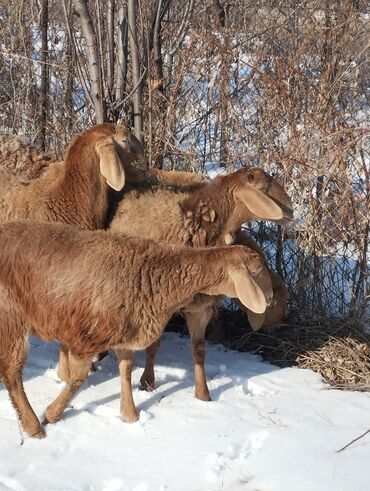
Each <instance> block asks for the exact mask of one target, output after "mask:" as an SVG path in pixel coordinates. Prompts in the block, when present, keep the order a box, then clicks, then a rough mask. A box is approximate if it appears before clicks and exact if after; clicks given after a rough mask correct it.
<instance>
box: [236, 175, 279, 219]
mask: <svg viewBox="0 0 370 491" xmlns="http://www.w3.org/2000/svg"><path fill="white" fill-rule="evenodd" d="M235 196H236V197H237V198H239V199H240V200H241V201H242V202H243V203H244V204H245V206H246V207H247V208H249V209H250V211H251V212H252V213H253V214H254V215H256V216H257V217H258V218H262V219H264V220H280V219H282V218H283V217H284V213H283V210H282V209H281V208H280V206H279V205H277V204H276V203H275V201H274V200H272V199H271V198H269V197H268V196H267V195H266V194H265V193H263V192H262V191H260V190H259V189H257V188H255V187H254V186H252V185H251V184H243V185H242V186H240V187H238V188H237V189H236V190H235Z"/></svg>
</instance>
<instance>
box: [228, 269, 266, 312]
mask: <svg viewBox="0 0 370 491" xmlns="http://www.w3.org/2000/svg"><path fill="white" fill-rule="evenodd" d="M228 274H229V278H230V279H231V280H232V282H233V283H234V287H235V292H236V297H237V298H238V299H239V300H240V301H241V303H242V304H243V305H244V306H245V307H247V308H248V309H250V310H251V311H252V312H255V313H256V314H263V313H264V312H265V310H266V307H267V304H266V299H265V295H264V294H263V291H262V290H261V288H260V287H259V286H258V285H257V283H256V282H255V281H254V279H253V278H252V276H251V274H250V273H249V271H248V270H247V268H246V267H245V266H242V267H240V268H238V269H236V268H229V270H228Z"/></svg>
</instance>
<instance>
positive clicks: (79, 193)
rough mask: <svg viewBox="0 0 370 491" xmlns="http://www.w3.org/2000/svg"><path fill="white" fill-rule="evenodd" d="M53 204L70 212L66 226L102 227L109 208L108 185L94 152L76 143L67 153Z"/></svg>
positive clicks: (66, 217)
mask: <svg viewBox="0 0 370 491" xmlns="http://www.w3.org/2000/svg"><path fill="white" fill-rule="evenodd" d="M53 191H54V193H53V194H54V198H55V202H54V205H55V207H56V208H57V207H58V203H60V205H61V206H60V212H65V211H66V210H67V216H64V220H63V221H65V223H70V224H72V225H78V226H79V227H80V228H87V229H96V228H103V227H104V224H105V219H106V213H107V209H108V186H107V184H106V182H105V179H104V178H103V177H102V176H101V174H100V171H99V162H98V157H97V155H96V153H95V150H94V149H91V148H89V147H83V148H79V146H78V145H77V144H75V145H74V146H73V147H71V148H70V149H69V151H68V153H67V156H66V161H65V164H64V169H63V171H62V172H61V174H60V176H59V179H57V180H56V182H55V187H54V190H53Z"/></svg>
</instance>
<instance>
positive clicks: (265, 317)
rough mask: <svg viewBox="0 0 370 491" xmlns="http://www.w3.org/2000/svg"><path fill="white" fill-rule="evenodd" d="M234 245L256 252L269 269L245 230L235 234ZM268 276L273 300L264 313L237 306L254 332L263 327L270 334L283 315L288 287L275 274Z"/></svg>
mask: <svg viewBox="0 0 370 491" xmlns="http://www.w3.org/2000/svg"><path fill="white" fill-rule="evenodd" d="M234 244H235V245H237V244H238V245H244V246H246V247H248V248H249V249H252V250H253V251H255V252H257V254H259V255H260V256H261V258H262V259H263V261H264V264H265V266H266V268H267V269H269V266H268V263H267V260H266V256H265V254H264V252H263V250H262V249H261V247H260V246H259V245H258V244H257V242H256V241H255V240H253V239H252V238H251V237H249V236H248V234H247V232H246V231H245V230H239V231H238V232H237V233H236V234H235V240H234ZM270 275H271V284H272V290H273V300H272V302H271V305H270V306H269V308H268V309H267V310H266V312H265V313H263V314H255V313H254V312H250V311H249V310H248V309H246V307H245V306H244V305H242V304H239V306H240V308H241V309H242V310H243V311H244V312H245V313H246V314H247V316H248V319H249V322H250V325H251V326H252V328H253V329H254V330H258V329H259V328H260V327H262V326H263V329H264V330H265V331H267V332H272V331H274V330H276V329H277V328H278V327H279V325H280V324H281V322H282V321H283V318H284V315H285V310H286V304H287V301H288V287H287V286H286V284H285V283H284V281H283V280H282V279H281V278H280V276H279V275H278V274H277V273H275V272H274V271H271V270H270Z"/></svg>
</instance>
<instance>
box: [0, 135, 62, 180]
mask: <svg viewBox="0 0 370 491" xmlns="http://www.w3.org/2000/svg"><path fill="white" fill-rule="evenodd" d="M52 162H58V159H57V158H56V155H54V154H53V153H50V152H43V151H42V150H40V149H38V148H36V147H35V146H34V145H31V144H30V143H27V141H26V138H25V137H21V136H19V135H10V134H9V133H4V132H0V168H2V169H7V170H8V171H10V172H11V173H12V174H13V175H17V176H21V177H22V178H24V179H35V178H36V177H40V176H41V175H42V173H43V172H44V170H45V169H46V168H47V167H48V166H49V165H50V163H52Z"/></svg>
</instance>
